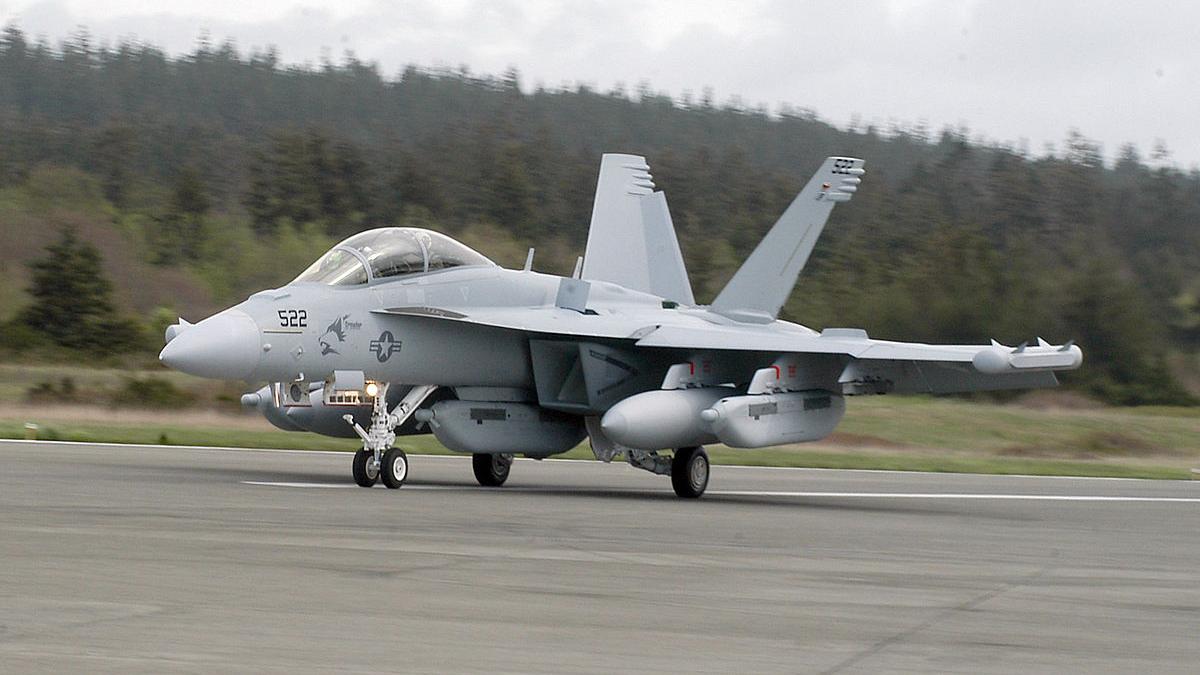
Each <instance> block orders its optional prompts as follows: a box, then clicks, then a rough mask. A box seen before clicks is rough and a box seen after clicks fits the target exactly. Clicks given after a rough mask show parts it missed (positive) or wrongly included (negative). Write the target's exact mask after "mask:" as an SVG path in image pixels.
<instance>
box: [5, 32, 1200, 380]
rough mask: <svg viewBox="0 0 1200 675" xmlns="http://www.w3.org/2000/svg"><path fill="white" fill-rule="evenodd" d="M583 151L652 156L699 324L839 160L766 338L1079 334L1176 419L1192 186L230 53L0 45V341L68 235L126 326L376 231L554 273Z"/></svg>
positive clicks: (1151, 175)
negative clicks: (102, 272) (855, 167)
mask: <svg viewBox="0 0 1200 675" xmlns="http://www.w3.org/2000/svg"><path fill="white" fill-rule="evenodd" d="M878 112H881V113H886V111H878ZM602 152H631V153H636V154H642V155H645V156H646V157H647V159H648V160H649V162H650V165H651V167H652V171H653V172H654V175H655V179H656V182H657V184H658V186H659V187H660V188H662V189H664V190H665V191H666V193H667V197H668V201H669V203H670V205H671V211H672V214H673V216H674V221H675V225H676V228H677V230H678V231H679V238H680V241H681V243H682V246H683V248H684V253H685V256H686V258H687V262H688V267H689V270H690V272H691V275H692V281H693V285H694V286H695V288H696V295H697V297H698V298H699V299H701V301H706V300H708V299H711V298H712V297H713V295H714V294H715V293H716V292H717V291H718V290H720V288H721V286H722V285H723V283H724V281H725V280H726V279H727V278H728V277H729V276H730V275H731V274H732V273H733V271H734V270H735V269H736V268H737V266H738V264H739V263H740V262H741V260H742V259H743V258H744V257H745V256H746V255H747V254H748V253H749V251H750V250H752V249H753V247H754V245H755V244H756V243H757V242H758V240H759V238H760V237H761V236H762V234H763V233H764V232H765V231H766V229H767V228H769V227H770V225H771V224H772V223H773V222H774V220H775V218H776V217H777V216H778V214H779V213H781V212H782V211H783V209H784V208H785V207H786V205H787V204H788V202H789V201H790V199H791V198H792V197H793V196H794V194H795V193H796V192H797V191H798V190H799V188H800V187H801V185H802V184H803V182H804V181H805V180H806V179H807V177H808V175H809V173H810V172H811V171H812V170H813V169H814V168H815V167H816V166H817V164H818V163H819V162H820V161H821V159H822V158H823V157H825V156H827V155H832V154H844V155H855V156H860V157H863V158H865V159H866V161H867V169H868V173H867V175H866V177H865V180H864V183H863V186H862V189H861V190H860V192H859V193H858V194H857V195H856V197H855V199H854V200H853V201H852V202H850V203H849V204H847V205H845V206H843V207H839V208H838V209H837V210H836V211H835V214H834V217H833V220H832V221H831V223H830V225H829V227H828V229H827V230H826V234H825V237H824V239H823V240H822V241H821V242H820V243H819V244H818V246H817V250H816V253H815V255H814V259H813V260H812V262H811V263H810V265H809V268H808V269H807V270H806V271H805V273H804V274H803V275H802V277H801V282H800V284H799V286H798V287H797V289H796V292H795V293H794V294H793V297H792V300H791V302H790V303H789V305H788V307H787V310H786V317H787V318H789V319H792V320H796V321H800V322H802V323H805V324H807V325H812V326H814V327H822V326H832V325H856V326H863V327H865V328H867V329H868V331H870V332H871V333H872V334H873V335H877V336H879V337H890V338H897V339H929V340H943V341H971V342H978V341H981V340H986V339H988V338H992V337H995V338H997V339H1000V340H1002V341H1006V342H1010V343H1017V342H1021V341H1023V340H1029V339H1033V338H1034V337H1035V336H1036V335H1038V334H1039V332H1040V334H1042V335H1044V336H1045V337H1046V338H1048V339H1052V340H1056V341H1058V340H1067V339H1076V340H1078V341H1079V343H1080V344H1082V345H1083V346H1084V349H1085V353H1086V354H1087V363H1086V365H1085V368H1084V369H1083V370H1082V371H1080V372H1079V373H1077V374H1073V375H1072V376H1069V382H1070V383H1072V384H1073V385H1074V386H1077V387H1081V388H1084V389H1087V390H1089V391H1091V392H1092V393H1095V394H1098V395H1100V396H1102V397H1104V398H1106V399H1108V400H1111V401H1115V402H1125V403H1145V402H1166V401H1182V400H1186V395H1185V394H1184V393H1183V391H1182V389H1181V388H1180V387H1179V382H1180V378H1179V377H1177V375H1179V374H1180V373H1182V377H1183V380H1184V381H1186V380H1187V378H1189V377H1195V372H1196V366H1195V363H1196V358H1197V357H1196V352H1197V350H1198V349H1200V229H1198V228H1197V225H1198V224H1200V174H1198V173H1197V172H1196V171H1194V170H1193V171H1191V172H1184V171H1181V170H1179V169H1177V168H1175V167H1174V166H1173V165H1172V163H1171V162H1170V159H1169V155H1168V154H1167V153H1166V151H1165V149H1163V148H1157V149H1155V151H1154V152H1153V154H1152V155H1151V156H1150V157H1149V158H1144V157H1143V156H1142V155H1140V154H1139V152H1138V150H1137V149H1136V148H1134V147H1132V146H1127V147H1123V148H1121V149H1120V151H1119V159H1118V160H1117V161H1116V162H1115V163H1111V164H1106V163H1105V162H1104V161H1103V154H1102V152H1101V148H1100V147H1098V145H1097V144H1096V143H1094V142H1093V141H1091V140H1089V139H1087V138H1086V137H1085V136H1083V135H1082V134H1080V133H1078V132H1074V131H1072V132H1069V133H1068V134H1067V135H1066V138H1065V140H1064V141H1063V143H1062V144H1061V145H1060V146H1059V147H1057V148H1054V149H1051V150H1050V151H1048V152H1043V153H1040V154H1037V155H1034V154H1031V153H1029V152H1028V151H1026V150H1024V149H1022V148H1019V147H1008V146H997V145H994V144H984V143H981V142H978V141H973V140H972V139H971V138H970V135H969V133H968V132H967V131H966V130H964V129H947V130H943V131H940V132H938V133H930V132H929V131H928V130H926V129H924V128H923V127H921V126H920V125H914V126H912V127H906V128H890V129H878V128H874V127H855V128H850V129H842V128H837V127H835V126H833V125H830V124H828V123H826V122H824V121H822V120H821V119H820V118H819V117H818V116H817V115H816V114H814V113H812V112H810V111H807V110H804V109H799V108H796V109H788V110H782V111H774V112H772V113H770V114H768V112H767V111H764V110H758V109H746V108H745V107H743V106H741V105H739V104H737V103H736V101H731V102H725V103H718V102H715V101H713V100H711V96H701V97H698V98H692V97H686V98H684V99H682V100H679V99H673V98H671V97H668V96H666V95H662V94H659V93H656V92H654V91H653V90H651V89H650V88H649V87H648V86H640V87H638V88H636V90H632V91H628V90H623V89H619V90H616V91H610V92H600V91H595V90H592V89H589V88H588V87H585V86H570V87H566V86H564V87H557V88H543V87H538V88H534V89H532V90H531V89H529V88H528V87H525V86H523V83H521V82H520V81H519V76H518V74H517V73H515V72H509V73H506V74H504V75H503V76H500V77H493V76H477V75H473V74H471V73H469V72H467V71H466V70H465V69H460V70H453V71H450V70H431V69H422V68H418V67H410V68H407V69H406V70H405V71H404V72H403V73H400V74H396V75H392V74H385V73H380V72H379V71H378V69H377V68H376V67H374V66H373V65H372V64H368V63H363V62H361V61H358V60H357V59H355V58H354V57H353V56H352V55H347V56H346V57H345V58H344V59H343V60H342V61H341V62H340V63H336V64H335V63H323V64H320V65H318V66H316V67H296V66H289V65H285V64H281V63H279V61H278V58H277V57H276V55H275V54H274V53H272V52H270V51H268V52H255V53H251V54H249V55H246V54H242V53H239V51H238V50H237V49H236V48H234V47H233V46H232V45H228V44H225V45H220V46H216V45H212V44H205V43H202V44H200V45H198V46H197V48H196V50H195V51H194V52H193V53H191V54H188V55H185V56H182V57H171V56H168V55H166V54H164V53H163V52H162V51H161V50H159V49H157V48H155V47H153V46H151V45H146V44H142V43H135V42H122V43H119V44H116V45H98V44H96V43H95V42H94V41H93V40H91V39H90V38H89V37H88V36H87V35H86V34H79V35H76V36H73V37H71V38H70V39H67V40H65V41H62V42H61V43H58V44H53V45H51V44H47V43H46V42H44V41H35V40H31V39H30V38H29V37H28V36H26V35H25V34H23V33H22V32H21V31H20V30H19V29H18V28H16V27H9V28H7V29H6V30H5V31H4V32H3V35H2V36H0V225H2V228H3V229H2V234H0V276H2V278H3V281H4V284H3V286H4V287H5V289H4V290H3V291H0V312H2V313H3V315H2V316H0V318H13V317H17V318H16V319H13V320H19V317H20V316H23V314H22V313H21V312H22V307H23V306H24V305H26V304H28V301H29V296H28V294H27V293H22V292H20V291H17V290H15V289H20V288H25V287H28V285H29V283H30V278H31V274H30V268H29V267H28V264H27V263H28V262H29V261H30V260H32V259H34V258H36V257H37V256H38V255H40V249H41V248H42V247H43V246H45V245H47V244H50V243H51V242H52V241H55V240H56V239H57V237H58V230H59V229H61V228H62V227H63V226H67V225H69V226H72V227H73V228H74V229H75V230H77V231H78V232H79V233H80V236H81V237H82V238H83V239H85V240H88V241H92V242H94V243H95V244H97V245H98V246H99V247H100V251H101V254H102V255H103V257H104V261H105V269H106V271H107V272H108V273H109V274H110V275H111V276H112V277H113V280H114V283H115V286H116V295H117V303H118V306H120V307H121V308H122V311H125V312H127V313H131V314H135V315H137V316H138V317H140V318H141V320H142V321H143V323H147V324H148V323H150V318H149V317H150V315H151V312H152V311H153V310H154V309H155V308H156V307H168V308H170V309H171V310H172V311H177V312H181V313H183V314H184V315H185V316H188V317H189V318H198V317H199V316H200V315H202V314H203V313H205V312H207V311H210V310H212V309H214V308H216V307H218V306H220V305H221V304H222V303H228V302H231V301H236V300H237V299H239V298H240V297H244V295H245V294H246V293H248V292H250V291H252V290H255V289H257V288H261V287H264V286H268V285H272V284H278V283H283V282H286V281H287V280H288V279H289V278H290V277H291V276H294V275H295V274H296V273H297V272H299V270H300V269H302V268H303V266H304V265H305V264H307V262H309V261H310V260H311V259H312V258H314V257H315V256H316V255H318V254H319V253H320V252H321V251H322V250H323V249H324V248H326V247H327V246H329V245H330V244H331V243H332V242H334V241H336V240H337V239H338V238H341V237H343V236H345V235H347V234H350V233H352V232H356V231H359V230H361V229H364V228H368V227H374V226H379V225H384V224H394V223H419V224H424V225H427V226H430V227H435V228H438V229H442V230H445V231H447V232H449V233H450V234H452V235H455V236H458V237H460V238H462V239H464V240H465V241H467V242H468V243H470V244H472V245H473V246H476V247H477V248H479V249H480V250H482V251H483V252H485V253H487V254H489V255H490V256H492V257H493V258H495V259H497V260H498V261H499V262H502V263H507V264H519V263H520V261H521V260H522V258H523V254H524V250H525V247H526V246H529V245H536V246H537V247H538V251H539V253H538V267H539V269H544V270H547V271H557V272H566V271H569V269H570V266H571V264H572V263H573V261H574V258H575V256H576V255H579V254H580V253H581V252H582V248H583V242H584V239H585V237H586V230H587V223H588V219H589V216H590V210H591V198H592V192H593V189H594V187H595V181H596V171H597V167H598V165H599V157H600V154H601V153H602ZM160 314H161V312H160ZM150 341H152V338H148V339H147V342H150ZM1173 372H1174V373H1175V375H1173V374H1172V373H1173Z"/></svg>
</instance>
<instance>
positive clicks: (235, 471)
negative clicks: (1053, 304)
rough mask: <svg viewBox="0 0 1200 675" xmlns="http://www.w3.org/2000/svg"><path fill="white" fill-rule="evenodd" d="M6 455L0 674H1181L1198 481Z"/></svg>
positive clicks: (146, 454)
mask: <svg viewBox="0 0 1200 675" xmlns="http://www.w3.org/2000/svg"><path fill="white" fill-rule="evenodd" d="M349 462H350V457H349V455H339V454H335V453H304V452H270V451H240V450H232V449H224V450H212V449H198V448H171V447H166V448H164V447H154V446H144V447H142V446H139V447H127V446H105V445H86V444H56V443H25V442H6V443H0V672H6V673H7V672H12V673H26V672H54V673H59V672H89V673H92V672H113V673H134V672H144V673H164V672H189V673H209V672H214V671H220V672H228V671H243V672H246V671H249V672H266V673H276V672H277V673H298V672H301V673H303V672H312V673H318V672H319V673H325V672H362V673H367V672H439V673H440V672H513V673H530V672H553V673H573V672H714V673H717V672H720V673H726V672H781V673H783V672H787V673H795V672H805V673H807V672H814V673H842V672H845V673H878V672H919V673H927V672H964V671H970V672H995V673H1011V672H1030V671H1033V672H1139V671H1142V672H1144V671H1151V672H1194V671H1195V669H1196V664H1197V663H1200V640H1198V639H1197V638H1198V637H1200V481H1196V482H1173V481H1136V480H1105V479H1062V478H1031V477H1008V476H970V475H958V474H918V473H894V472H867V471H828V470H784V469H753V468H741V467H714V469H713V476H712V480H711V482H710V484H709V494H708V495H706V496H705V497H704V498H703V499H701V500H699V501H685V500H680V499H677V498H676V497H675V496H674V494H673V493H672V491H671V487H670V484H669V481H667V480H666V479H664V478H662V477H658V476H653V475H651V474H648V473H645V472H642V471H639V470H636V469H633V468H630V467H628V466H625V465H603V464H599V463H594V462H565V461H563V462H557V461H546V462H534V461H518V462H517V463H516V464H515V465H514V467H513V472H512V477H511V478H510V479H509V484H508V485H507V486H505V487H504V488H501V489H485V488H480V487H477V486H476V485H475V482H474V478H473V477H472V475H471V468H470V462H469V460H468V459H466V458H457V457H455V458H443V457H423V456H414V457H412V458H411V462H410V464H411V478H410V485H409V486H406V487H405V488H403V489H401V490H399V491H390V490H386V489H384V488H382V487H380V488H376V489H372V490H365V489H361V488H357V487H354V486H353V485H352V483H351V481H350V476H349V470H350V466H349Z"/></svg>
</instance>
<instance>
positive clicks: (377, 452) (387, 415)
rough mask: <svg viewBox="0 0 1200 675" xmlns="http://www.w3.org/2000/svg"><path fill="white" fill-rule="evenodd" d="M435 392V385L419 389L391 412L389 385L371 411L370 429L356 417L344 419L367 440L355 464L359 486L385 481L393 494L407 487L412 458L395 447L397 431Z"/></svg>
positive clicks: (406, 396) (355, 480) (412, 392)
mask: <svg viewBox="0 0 1200 675" xmlns="http://www.w3.org/2000/svg"><path fill="white" fill-rule="evenodd" d="M435 389H437V387H436V386H434V385H417V386H415V387H413V388H412V389H410V390H409V392H408V394H406V395H405V396H404V398H403V399H402V400H401V401H400V403H398V404H396V407H395V408H393V409H392V410H391V411H389V410H388V408H387V391H388V385H387V384H382V385H380V387H379V393H378V394H376V396H375V401H374V403H373V404H372V408H371V428H370V429H366V430H364V429H363V428H362V427H361V426H359V425H358V424H355V423H354V416H353V415H343V416H342V419H344V420H346V422H348V423H349V424H350V425H351V426H353V427H354V431H355V432H357V433H358V436H359V438H362V440H363V447H362V449H361V450H359V451H358V452H355V453H354V461H353V462H352V464H351V470H352V473H353V474H354V482H355V483H358V484H359V485H360V486H362V487H371V486H373V485H375V482H376V481H379V480H382V481H383V484H384V485H386V486H387V487H389V488H391V489H393V490H394V489H396V488H398V487H400V486H402V485H404V481H406V480H408V455H406V454H404V451H403V450H401V449H400V448H396V447H392V444H393V443H395V442H396V428H397V427H399V426H400V425H401V424H404V422H405V421H406V420H408V418H409V417H410V416H412V414H413V412H415V411H416V409H417V408H418V407H420V405H421V403H422V402H423V401H424V400H425V399H426V398H428V397H429V395H430V394H432V393H433V391H434V390H435Z"/></svg>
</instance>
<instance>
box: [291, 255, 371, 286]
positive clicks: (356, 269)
mask: <svg viewBox="0 0 1200 675" xmlns="http://www.w3.org/2000/svg"><path fill="white" fill-rule="evenodd" d="M295 281H313V282H316V283H319V284H327V285H329V286H352V285H355V284H365V283H367V268H366V267H364V266H363V264H362V261H361V260H359V259H358V256H356V255H354V254H353V253H351V252H350V251H346V250H344V249H337V248H335V249H333V250H332V251H330V252H329V253H326V254H325V255H323V256H321V258H320V259H319V260H317V261H316V262H315V263H313V264H312V265H310V266H309V267H308V269H306V270H304V272H302V273H301V274H300V276H298V277H296V279H295ZM295 281H294V282H293V283H295Z"/></svg>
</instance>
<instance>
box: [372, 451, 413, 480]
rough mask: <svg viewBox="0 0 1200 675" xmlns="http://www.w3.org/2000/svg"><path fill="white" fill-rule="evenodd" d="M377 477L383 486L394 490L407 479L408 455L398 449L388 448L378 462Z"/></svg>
mask: <svg viewBox="0 0 1200 675" xmlns="http://www.w3.org/2000/svg"><path fill="white" fill-rule="evenodd" d="M380 465H381V466H380V467H379V477H380V478H382V479H383V484H384V485H386V486H388V487H389V488H391V489H393V490H395V489H396V488H398V487H400V486H401V485H404V481H405V480H406V479H407V478H408V455H406V454H404V451H403V450H401V449H400V448H388V451H387V452H385V453H383V459H382V461H381V462H380Z"/></svg>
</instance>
